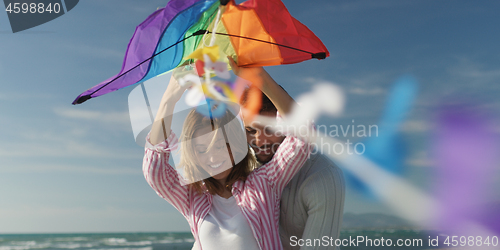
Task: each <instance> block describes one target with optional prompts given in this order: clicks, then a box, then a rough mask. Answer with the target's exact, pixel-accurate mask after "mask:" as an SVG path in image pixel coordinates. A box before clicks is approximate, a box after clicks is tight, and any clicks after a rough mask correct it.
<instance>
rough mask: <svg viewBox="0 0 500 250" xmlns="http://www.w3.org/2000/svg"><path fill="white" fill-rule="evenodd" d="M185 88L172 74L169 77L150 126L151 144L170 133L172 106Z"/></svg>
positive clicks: (163, 138) (156, 142) (164, 138)
mask: <svg viewBox="0 0 500 250" xmlns="http://www.w3.org/2000/svg"><path fill="white" fill-rule="evenodd" d="M185 90H186V88H185V87H182V86H181V85H179V83H178V82H177V80H175V78H174V77H173V76H172V77H171V78H170V82H169V83H168V86H167V89H166V90H165V93H163V97H162V99H161V102H160V107H159V108H158V112H157V113H156V116H155V121H154V123H153V126H152V127H151V133H150V135H149V141H150V142H151V144H153V145H156V144H158V143H161V142H163V141H165V140H166V139H167V138H168V136H169V135H170V127H171V125H172V115H173V113H174V107H175V104H176V103H177V102H178V101H179V100H180V99H181V97H182V94H183V93H184V91H185Z"/></svg>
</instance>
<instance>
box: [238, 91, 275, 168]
mask: <svg viewBox="0 0 500 250" xmlns="http://www.w3.org/2000/svg"><path fill="white" fill-rule="evenodd" d="M260 93H261V94H262V98H261V100H262V105H261V107H260V110H259V115H262V116H269V117H272V118H276V114H277V112H278V110H277V109H276V107H275V106H274V104H273V103H272V102H271V100H269V98H268V97H267V96H266V95H265V94H264V93H262V92H260ZM247 98H248V90H247V91H245V92H244V93H243V95H242V98H241V104H242V106H243V107H245V106H246V105H247ZM243 122H244V124H245V132H246V136H247V142H248V144H249V145H250V147H251V148H252V149H253V151H254V152H255V156H256V158H257V160H258V161H259V162H260V163H262V164H264V163H267V162H269V161H270V160H271V159H272V158H273V156H274V153H276V150H277V149H278V147H279V145H280V144H281V142H282V141H283V140H284V139H285V137H284V136H282V135H279V134H276V133H274V132H273V131H271V130H270V129H269V128H266V127H265V126H264V125H263V124H259V123H258V122H254V121H253V120H250V119H249V118H248V117H243Z"/></svg>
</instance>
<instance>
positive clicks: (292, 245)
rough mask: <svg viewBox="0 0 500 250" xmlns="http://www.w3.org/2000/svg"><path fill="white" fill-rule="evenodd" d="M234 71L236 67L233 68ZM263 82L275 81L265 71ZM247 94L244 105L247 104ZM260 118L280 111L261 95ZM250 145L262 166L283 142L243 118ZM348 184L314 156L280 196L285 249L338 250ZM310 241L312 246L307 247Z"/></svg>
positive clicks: (326, 162) (324, 160)
mask: <svg viewBox="0 0 500 250" xmlns="http://www.w3.org/2000/svg"><path fill="white" fill-rule="evenodd" d="M233 69H234V68H233ZM258 74H261V77H262V79H261V80H262V81H273V80H272V78H271V77H270V76H269V75H268V74H267V72H265V71H264V70H262V72H258ZM246 97H247V95H246V94H244V95H243V98H242V105H243V106H245V105H246V104H247V103H248V102H247V100H246ZM259 115H262V116H268V117H277V109H276V107H275V106H274V105H273V103H272V102H271V101H270V100H269V98H267V96H266V95H264V94H262V105H261V108H260V111H259ZM243 122H244V123H245V130H246V135H247V141H248V144H249V145H250V146H251V148H252V149H253V150H254V152H255V156H256V158H257V160H258V161H259V162H260V163H261V164H265V163H266V162H269V161H270V160H271V159H272V158H273V156H274V153H275V152H276V149H277V148H278V147H279V145H280V143H281V142H282V141H283V140H284V138H285V137H284V136H281V135H280V134H276V133H273V132H272V131H270V130H268V129H267V128H266V127H265V126H262V125H261V124H258V123H255V122H253V121H252V120H249V119H248V118H247V117H243ZM344 198H345V182H344V177H343V174H342V171H341V170H340V169H339V168H338V167H337V166H336V165H335V164H334V163H333V162H332V161H331V160H330V159H329V158H328V157H326V156H324V155H322V154H320V153H316V154H314V155H313V154H312V155H311V157H310V159H309V160H308V161H306V163H305V164H304V166H303V167H302V169H301V170H300V172H299V173H298V174H296V175H295V177H294V178H293V179H292V180H291V181H290V182H289V183H288V185H287V186H286V187H285V189H284V191H283V194H282V197H281V212H280V213H281V214H280V238H281V241H282V244H283V248H284V249H339V248H338V247H336V246H335V239H337V238H338V237H339V233H340V227H341V224H342V215H343V210H344ZM307 242H309V243H311V245H313V246H308V244H307Z"/></svg>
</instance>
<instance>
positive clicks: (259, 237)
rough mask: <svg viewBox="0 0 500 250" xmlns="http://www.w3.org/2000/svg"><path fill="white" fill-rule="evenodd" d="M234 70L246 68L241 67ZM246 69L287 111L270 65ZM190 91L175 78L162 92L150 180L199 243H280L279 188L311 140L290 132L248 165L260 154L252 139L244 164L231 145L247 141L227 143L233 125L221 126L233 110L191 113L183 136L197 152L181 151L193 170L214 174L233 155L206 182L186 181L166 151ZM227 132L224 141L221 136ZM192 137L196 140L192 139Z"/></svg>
mask: <svg viewBox="0 0 500 250" xmlns="http://www.w3.org/2000/svg"><path fill="white" fill-rule="evenodd" d="M233 66H234V64H233ZM233 70H234V71H235V73H241V72H239V71H240V69H238V68H236V67H233ZM241 70H246V71H247V73H251V74H252V75H254V76H255V77H257V78H259V80H261V81H262V82H263V85H262V91H263V92H264V93H265V94H266V95H267V96H268V97H269V99H270V100H271V101H272V102H273V103H274V104H275V105H276V107H277V108H278V111H279V112H280V114H287V113H288V111H289V110H290V108H291V105H292V104H293V99H292V98H291V97H290V96H289V95H288V94H287V93H286V92H285V91H284V90H283V89H282V88H281V87H279V85H278V84H276V82H274V80H272V78H271V77H270V76H269V75H268V74H267V72H265V71H264V70H263V69H262V68H253V69H241ZM246 75H248V74H246ZM249 80H250V79H249ZM184 90H185V89H183V88H182V87H181V86H180V85H179V84H178V83H177V82H176V81H175V80H174V79H172V80H171V81H170V83H169V85H168V87H167V90H166V91H165V93H164V95H163V98H162V102H161V105H160V108H159V110H158V114H157V116H156V117H158V118H159V120H158V122H155V124H153V127H152V130H151V133H150V137H149V139H148V141H149V142H150V143H151V145H150V147H146V152H145V156H144V164H143V171H144V175H145V177H146V180H147V181H148V183H149V184H150V185H151V187H152V188H153V189H154V190H155V191H156V192H157V193H158V195H159V196H161V197H162V198H164V199H165V200H167V201H168V202H170V203H171V204H172V205H173V206H174V207H175V208H176V209H177V210H179V212H181V213H182V215H183V216H184V217H185V218H186V219H187V221H188V223H189V225H190V227H191V232H192V233H193V235H194V238H195V240H196V245H195V247H196V248H198V249H282V245H281V242H280V238H279V229H278V228H279V227H278V219H279V201H280V197H281V193H282V191H283V188H284V187H285V186H286V184H287V183H288V182H289V181H290V180H291V179H292V177H293V175H294V174H295V173H297V172H298V171H299V169H300V167H301V166H302V165H303V163H304V162H305V161H306V159H307V158H308V156H309V152H310V145H309V144H307V143H305V142H303V141H301V140H299V139H297V138H295V137H293V136H287V137H286V138H285V140H284V141H283V142H282V143H281V145H280V146H279V147H278V149H277V152H276V153H275V155H274V157H273V159H272V160H271V161H270V162H268V163H266V164H265V165H263V166H261V167H259V168H258V169H256V170H254V171H253V172H250V170H251V169H252V166H253V164H254V163H255V159H254V158H253V156H252V155H251V154H250V153H249V148H248V146H247V145H246V143H245V144H244V145H245V148H244V149H243V152H244V155H245V157H244V159H243V160H242V161H241V162H239V163H238V162H236V161H234V159H231V157H230V156H231V155H233V156H234V155H235V154H232V151H238V150H241V149H242V148H241V147H237V148H233V147H231V145H229V146H228V144H226V143H221V141H222V142H227V136H228V135H230V134H232V133H233V132H234V131H231V130H232V128H233V127H231V126H229V127H230V128H228V129H226V130H228V131H225V132H224V129H223V128H226V127H227V126H224V125H225V122H227V121H228V120H231V119H232V117H231V115H229V114H227V113H226V115H225V116H223V117H222V118H220V119H213V120H212V119H209V118H203V117H200V116H199V115H197V114H195V113H194V112H192V113H190V115H188V118H187V119H186V123H185V125H186V126H184V129H183V132H182V134H183V135H182V136H181V138H183V140H182V142H181V149H184V150H187V151H190V152H191V153H182V154H183V155H182V156H181V158H182V159H181V163H182V164H184V165H183V166H185V168H187V169H188V172H189V171H191V170H192V171H198V172H203V171H206V172H208V173H209V172H210V171H211V169H212V168H213V169H218V168H219V167H221V166H223V165H225V166H228V161H231V165H230V166H229V167H230V168H229V169H227V170H225V171H222V172H220V173H218V174H212V177H210V178H207V179H205V180H204V182H201V181H199V182H194V183H192V184H188V185H183V183H182V182H183V180H182V178H181V179H179V177H178V173H177V171H176V170H175V169H174V168H173V167H171V166H170V165H169V164H168V157H169V154H170V150H171V149H170V148H169V146H170V145H172V146H175V145H176V139H175V135H174V134H173V133H172V132H171V131H170V125H171V122H172V115H171V114H172V113H173V110H174V106H175V103H176V102H177V101H178V100H179V99H180V97H181V96H182V93H183V92H184ZM162 117H164V118H163V119H160V118H162ZM189 124H190V125H189ZM187 125H189V126H187ZM197 125H199V126H201V127H197ZM213 131H221V132H213ZM217 136H219V138H218V137H217ZM221 136H222V137H225V140H221V138H220V137H221ZM164 138H166V140H165V139H164ZM188 138H189V139H190V140H186V139H188ZM187 141H190V142H191V143H186V142H187ZM152 145H155V146H152ZM226 147H227V151H228V152H230V153H229V154H228V155H229V157H225V156H224V154H222V153H220V152H223V151H224V149H225V148H226ZM236 155H237V154H236ZM188 157H190V158H189V159H188ZM233 162H234V163H236V164H232V163H233ZM188 165H189V166H188ZM232 166H234V167H232ZM190 167H191V168H190ZM231 167H232V168H231ZM189 168H190V170H189ZM209 174H210V173H209ZM188 175H191V176H190V177H189V178H196V177H192V176H196V175H195V173H194V172H190V174H188Z"/></svg>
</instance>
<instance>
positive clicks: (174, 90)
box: [162, 75, 187, 104]
mask: <svg viewBox="0 0 500 250" xmlns="http://www.w3.org/2000/svg"><path fill="white" fill-rule="evenodd" d="M186 89H187V88H186V87H182V86H181V85H180V84H179V83H178V82H177V80H176V79H175V78H174V76H173V75H172V77H170V82H169V83H168V86H167V89H166V90H165V93H163V97H162V104H163V103H170V104H175V103H177V102H178V101H179V100H180V99H181V97H182V94H184V91H186Z"/></svg>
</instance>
